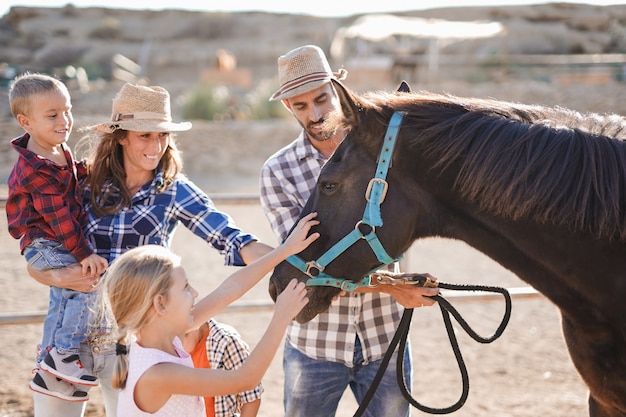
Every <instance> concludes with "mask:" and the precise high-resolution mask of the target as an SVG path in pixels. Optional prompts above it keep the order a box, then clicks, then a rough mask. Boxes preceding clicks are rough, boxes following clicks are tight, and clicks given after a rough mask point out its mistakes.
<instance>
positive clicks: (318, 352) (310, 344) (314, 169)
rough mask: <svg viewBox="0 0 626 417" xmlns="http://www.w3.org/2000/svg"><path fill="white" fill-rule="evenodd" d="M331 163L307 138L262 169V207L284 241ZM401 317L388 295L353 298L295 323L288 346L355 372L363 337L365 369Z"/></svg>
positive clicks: (380, 354)
mask: <svg viewBox="0 0 626 417" xmlns="http://www.w3.org/2000/svg"><path fill="white" fill-rule="evenodd" d="M324 163H326V159H325V158H324V156H323V155H322V154H321V153H320V152H319V151H317V150H316V149H315V148H314V147H313V145H311V143H310V142H309V140H308V139H307V138H306V137H305V135H304V132H302V133H301V134H300V136H299V137H298V138H297V139H296V140H295V141H293V142H292V143H291V144H289V145H287V146H286V147H284V148H283V149H281V150H279V151H278V152H276V153H275V154H274V155H272V156H271V157H270V158H269V159H268V160H267V161H266V162H265V164H264V165H263V167H262V168H261V179H260V188H261V204H262V206H263V210H264V211H265V214H266V216H267V218H268V220H269V221H270V224H271V226H272V228H273V230H274V233H276V235H277V237H278V238H279V239H280V240H281V241H282V240H284V239H285V238H286V236H287V234H288V233H289V230H291V227H292V226H293V225H294V223H295V222H296V221H297V220H298V217H299V215H300V212H301V211H302V208H303V207H304V205H305V203H306V201H307V199H308V198H309V195H310V194H311V190H312V189H313V187H314V186H315V184H316V181H317V177H318V175H319V173H320V170H321V169H322V166H323V165H324ZM401 316H402V307H401V306H400V305H399V304H398V303H397V302H396V301H395V300H394V299H393V298H392V297H391V296H390V295H388V294H381V293H364V294H355V293H348V295H346V296H344V297H340V299H339V300H338V301H335V302H333V303H332V304H331V306H330V308H329V309H328V310H327V311H325V312H323V313H320V314H319V315H318V316H317V317H315V318H314V319H313V320H311V321H310V322H308V323H304V324H299V323H297V322H296V321H292V322H291V324H290V325H289V328H288V329H287V340H288V342H289V343H291V345H292V346H294V347H295V348H296V349H298V350H299V351H301V352H302V353H304V354H305V355H307V356H309V357H311V358H313V359H317V360H324V361H331V362H338V363H343V364H344V365H345V366H347V367H350V368H351V367H353V366H354V363H353V354H354V343H355V340H356V337H357V336H358V337H359V340H360V341H361V345H362V347H363V357H364V363H369V362H372V361H376V360H378V359H381V358H382V357H383V356H384V354H385V351H386V349H387V347H388V346H389V343H390V342H391V339H392V338H393V335H394V333H395V330H396V328H397V325H398V323H399V321H400V318H401Z"/></svg>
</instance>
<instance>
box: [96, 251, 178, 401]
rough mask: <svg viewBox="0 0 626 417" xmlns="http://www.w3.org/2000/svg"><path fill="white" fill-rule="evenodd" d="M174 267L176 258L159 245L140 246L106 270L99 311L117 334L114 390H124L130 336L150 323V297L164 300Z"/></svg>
mask: <svg viewBox="0 0 626 417" xmlns="http://www.w3.org/2000/svg"><path fill="white" fill-rule="evenodd" d="M178 266H180V257H179V256H177V255H175V254H173V253H172V252H171V251H170V250H168V249H166V248H164V247H163V246H159V245H144V246H139V247H136V248H133V249H131V250H129V251H128V252H126V253H124V254H123V255H122V256H120V257H119V258H117V259H116V260H115V261H114V262H113V263H112V265H111V267H110V268H109V269H108V270H107V272H106V274H105V276H104V278H103V279H104V285H103V286H102V288H101V302H100V308H101V311H103V312H108V313H105V314H109V315H111V316H112V319H113V323H115V325H114V326H115V327H116V330H117V337H116V338H117V341H118V345H117V349H116V350H117V353H118V355H117V360H116V363H115V370H114V372H113V387H114V388H118V389H122V388H124V387H125V386H126V379H127V377H128V357H127V355H126V349H127V348H128V345H129V344H130V336H131V335H132V334H133V333H135V332H137V331H138V330H140V329H141V328H142V327H143V326H144V325H145V324H147V323H148V322H149V321H150V320H151V319H152V317H153V316H152V302H153V300H154V297H156V296H157V295H162V296H167V291H168V290H169V289H170V287H171V285H172V279H171V277H172V271H173V270H174V268H176V267H178ZM99 320H102V317H101V318H100V319H99Z"/></svg>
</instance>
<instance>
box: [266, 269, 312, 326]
mask: <svg viewBox="0 0 626 417" xmlns="http://www.w3.org/2000/svg"><path fill="white" fill-rule="evenodd" d="M308 302H309V298H308V297H307V290H306V285H305V284H304V282H298V280H296V279H292V280H291V281H289V284H287V287H285V289H284V290H283V292H281V293H280V295H279V296H278V298H277V299H276V307H275V310H274V315H275V316H276V317H280V318H284V319H287V320H289V321H291V320H293V318H294V317H295V316H296V315H297V314H298V313H299V312H300V310H302V308H303V307H304V306H305V305H306V304H307V303H308Z"/></svg>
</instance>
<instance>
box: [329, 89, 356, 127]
mask: <svg viewBox="0 0 626 417" xmlns="http://www.w3.org/2000/svg"><path fill="white" fill-rule="evenodd" d="M331 81H332V83H333V86H334V87H335V91H336V92H337V96H338V97H339V102H340V103H341V110H342V112H343V115H344V118H345V122H346V123H347V124H348V125H349V126H356V125H357V124H358V122H359V121H358V116H357V115H358V109H359V107H360V105H359V104H358V103H359V100H358V98H357V97H356V96H355V95H354V94H353V93H352V92H350V91H349V90H348V89H347V88H346V87H345V86H344V85H343V84H342V83H340V82H339V81H337V80H331Z"/></svg>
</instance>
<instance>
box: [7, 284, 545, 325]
mask: <svg viewBox="0 0 626 417" xmlns="http://www.w3.org/2000/svg"><path fill="white" fill-rule="evenodd" d="M508 291H509V293H510V294H511V298H513V299H528V298H537V297H541V294H540V293H539V292H537V290H535V289H533V288H531V287H514V288H508ZM441 294H442V295H443V297H444V298H446V299H447V300H448V301H451V302H452V301H455V302H487V301H499V300H502V296H501V295H500V294H496V293H492V292H482V291H474V292H472V293H460V292H456V291H446V290H442V291H441ZM273 308H274V303H273V302H271V301H269V300H268V301H265V300H256V301H247V302H245V303H233V304H231V305H229V306H228V307H226V308H225V309H224V311H223V312H222V313H220V314H233V313H247V314H251V313H257V312H267V311H272V309H273ZM46 315H47V311H32V312H25V313H0V326H10V325H23V324H38V323H43V320H44V319H45V317H46Z"/></svg>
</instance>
